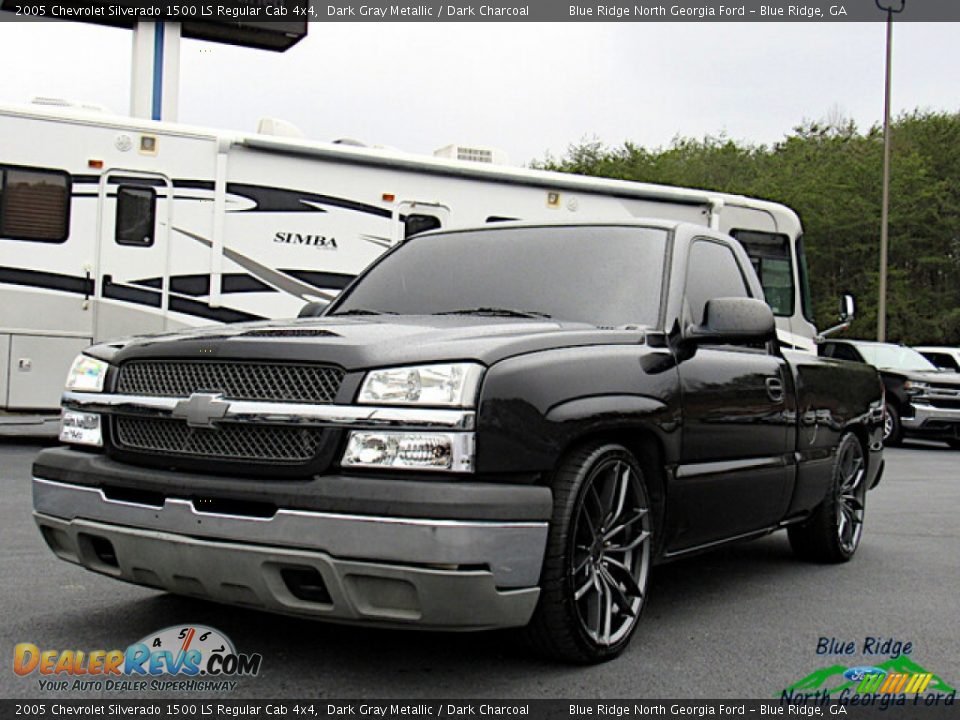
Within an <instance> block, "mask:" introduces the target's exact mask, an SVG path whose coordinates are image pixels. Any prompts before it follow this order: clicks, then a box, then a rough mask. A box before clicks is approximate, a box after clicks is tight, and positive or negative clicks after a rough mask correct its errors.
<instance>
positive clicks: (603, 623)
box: [569, 459, 651, 646]
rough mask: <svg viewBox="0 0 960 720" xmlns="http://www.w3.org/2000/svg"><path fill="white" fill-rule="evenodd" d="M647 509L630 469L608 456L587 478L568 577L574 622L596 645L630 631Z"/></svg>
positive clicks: (646, 549)
mask: <svg viewBox="0 0 960 720" xmlns="http://www.w3.org/2000/svg"><path fill="white" fill-rule="evenodd" d="M650 527H651V525H650V511H649V506H648V502H647V496H646V493H645V492H644V490H643V486H642V484H641V483H640V478H639V477H638V476H637V473H636V471H635V470H634V469H633V468H632V467H631V466H630V465H629V464H628V463H626V462H624V461H622V460H617V459H609V460H607V461H605V462H602V463H600V464H598V465H597V466H596V467H595V468H594V469H593V470H592V471H591V473H590V476H589V477H588V478H587V480H586V483H585V486H584V489H583V494H582V499H581V501H580V506H579V509H578V512H577V517H576V520H575V524H574V527H573V543H574V549H573V552H572V553H571V563H570V569H569V572H570V580H571V583H570V584H571V587H572V589H573V600H574V605H575V606H576V610H577V616H578V618H579V621H580V626H581V628H582V629H583V631H584V632H585V633H586V635H587V636H588V637H589V638H590V639H591V640H592V641H593V642H595V643H596V644H598V645H601V646H610V645H614V644H616V643H617V642H619V641H620V640H622V639H623V638H624V637H626V636H628V635H629V634H630V631H631V630H632V629H633V627H634V625H635V624H636V622H637V617H638V616H639V612H640V607H641V606H642V605H643V598H644V594H645V592H646V587H647V574H648V572H649V567H650V537H651V531H650Z"/></svg>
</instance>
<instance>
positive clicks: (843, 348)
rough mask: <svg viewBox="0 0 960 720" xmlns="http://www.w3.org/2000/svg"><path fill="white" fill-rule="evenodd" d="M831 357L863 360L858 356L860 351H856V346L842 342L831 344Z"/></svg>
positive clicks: (853, 360)
mask: <svg viewBox="0 0 960 720" xmlns="http://www.w3.org/2000/svg"><path fill="white" fill-rule="evenodd" d="M831 357H833V358H834V359H836V360H849V361H850V362H863V358H862V357H860V353H858V352H857V350H856V348H854V347H851V346H850V345H844V344H842V343H837V344H836V345H834V346H833V355H831Z"/></svg>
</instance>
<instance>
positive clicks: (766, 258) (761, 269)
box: [730, 230, 794, 317]
mask: <svg viewBox="0 0 960 720" xmlns="http://www.w3.org/2000/svg"><path fill="white" fill-rule="evenodd" d="M730 234H731V235H733V237H735V238H736V239H737V240H738V241H739V242H740V244H741V245H743V248H744V250H746V251H747V255H749V256H750V262H751V263H752V264H753V269H754V270H756V271H757V277H759V278H760V284H761V285H763V295H764V298H765V299H766V301H767V305H769V306H770V307H771V308H773V314H774V315H780V316H782V317H789V316H791V315H793V296H794V290H793V288H794V285H793V264H792V263H791V261H790V239H789V238H788V237H787V236H786V235H779V234H777V233H766V232H756V231H754V230H733V231H731V233H730Z"/></svg>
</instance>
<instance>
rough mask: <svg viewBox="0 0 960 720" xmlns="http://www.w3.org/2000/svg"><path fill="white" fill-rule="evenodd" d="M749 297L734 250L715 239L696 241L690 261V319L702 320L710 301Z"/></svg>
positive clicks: (688, 281) (688, 284)
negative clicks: (723, 298)
mask: <svg viewBox="0 0 960 720" xmlns="http://www.w3.org/2000/svg"><path fill="white" fill-rule="evenodd" d="M721 297H750V290H749V289H748V288H747V284H746V281H745V280H744V279H743V273H742V272H741V271H740V266H739V265H738V264H737V258H736V255H734V254H733V250H731V249H730V248H729V247H727V246H726V245H724V244H723V243H719V242H715V241H713V240H694V241H693V244H692V245H691V246H690V257H689V259H688V261H687V304H688V306H689V308H690V318H691V319H692V320H693V322H695V323H699V322H702V321H703V310H704V308H705V307H706V305H707V300H711V299H713V298H721Z"/></svg>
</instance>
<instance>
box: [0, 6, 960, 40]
mask: <svg viewBox="0 0 960 720" xmlns="http://www.w3.org/2000/svg"><path fill="white" fill-rule="evenodd" d="M0 9H2V10H4V11H6V12H0V21H9V20H15V19H19V20H38V19H60V20H72V21H81V22H93V23H100V24H106V25H120V26H126V27H130V26H132V25H133V24H134V23H136V22H141V21H145V22H152V21H168V22H181V23H184V28H185V31H186V30H187V29H188V26H189V29H190V33H191V34H194V35H196V36H198V37H199V36H202V32H203V29H202V27H200V26H202V24H204V23H210V24H217V23H220V24H232V25H235V26H238V27H247V28H254V27H256V26H259V28H261V29H266V30H267V31H268V32H269V31H273V32H275V33H277V32H278V33H280V34H283V35H286V36H289V35H290V34H296V33H298V32H300V28H301V27H303V25H304V23H307V22H337V21H348V22H350V21H368V22H406V21H434V22H435V21H438V20H439V21H460V22H463V21H467V22H526V21H539V22H544V21H546V22H564V21H576V22H596V21H599V22H807V23H809V22H884V21H886V20H887V17H888V15H892V17H893V18H894V19H895V20H896V22H960V2H957V0H796V1H794V2H787V1H785V0H444V1H443V2H440V1H439V0H396V1H394V0H326V1H325V2H302V1H299V0H226V1H221V2H206V1H199V2H195V1H193V0H0ZM284 26H285V27H284ZM185 34H186V33H185Z"/></svg>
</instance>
